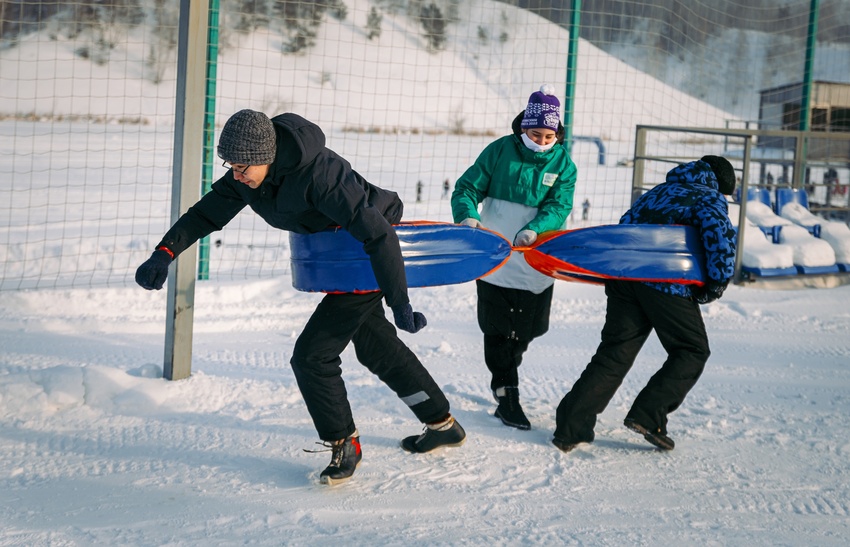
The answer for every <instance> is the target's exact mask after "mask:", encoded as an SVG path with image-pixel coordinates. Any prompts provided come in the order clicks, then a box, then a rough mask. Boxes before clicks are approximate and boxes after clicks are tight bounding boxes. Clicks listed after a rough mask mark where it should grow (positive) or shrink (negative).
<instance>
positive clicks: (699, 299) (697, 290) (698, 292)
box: [691, 281, 729, 304]
mask: <svg viewBox="0 0 850 547" xmlns="http://www.w3.org/2000/svg"><path fill="white" fill-rule="evenodd" d="M727 285H729V281H724V282H722V283H720V282H719V281H709V282H708V283H706V284H705V285H703V286H702V287H694V288H693V289H691V295H692V297H693V299H694V301H695V302H696V303H697V304H708V303H709V302H714V301H715V300H718V299H719V298H720V297H721V296H723V291H724V290H726V286H727Z"/></svg>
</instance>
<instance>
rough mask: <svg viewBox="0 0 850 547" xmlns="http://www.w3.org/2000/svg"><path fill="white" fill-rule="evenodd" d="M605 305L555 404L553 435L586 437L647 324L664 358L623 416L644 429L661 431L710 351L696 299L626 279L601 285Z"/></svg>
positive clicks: (563, 438)
mask: <svg viewBox="0 0 850 547" xmlns="http://www.w3.org/2000/svg"><path fill="white" fill-rule="evenodd" d="M605 294H606V295H607V296H608V307H607V312H606V316H605V326H604V327H603V328H602V342H601V343H600V344H599V347H598V349H597V350H596V354H595V355H594V356H593V358H592V359H591V361H590V364H588V365H587V368H585V369H584V372H582V374H581V376H580V377H579V379H578V380H577V381H576V383H575V384H574V385H573V387H572V389H571V390H570V392H569V393H567V394H566V395H565V396H564V398H563V399H562V400H561V403H560V405H558V411H557V414H556V428H555V437H556V438H558V439H559V440H561V441H563V442H567V443H578V442H591V441H593V438H594V433H593V428H594V426H595V425H596V416H597V415H598V414H600V413H601V412H602V411H603V410H605V407H606V406H607V405H608V403H609V402H610V401H611V398H612V397H613V396H614V393H615V392H616V391H617V388H619V387H620V384H622V382H623V379H624V378H625V376H626V374H627V373H628V372H629V369H631V367H632V364H634V361H635V358H636V357H637V355H638V352H639V351H640V349H641V347H643V344H644V342H646V339H647V338H648V337H649V334H650V332H652V329H655V332H656V334H657V336H658V339H659V341H660V342H661V345H662V346H663V347H664V349H665V350H666V351H667V360H666V361H665V362H664V364H663V366H662V367H661V369H660V370H658V372H656V373H655V374H654V375H653V376H652V378H650V379H649V382H648V383H647V384H646V387H644V388H643V390H641V392H640V393H639V394H638V396H637V397H636V398H635V400H634V402H633V403H632V407H631V409H630V410H629V412H628V415H627V416H626V417H627V418H633V419H634V420H636V421H637V422H638V423H639V424H641V425H643V426H644V427H646V428H647V429H649V430H650V431H655V432H658V433H662V434H666V433H667V415H668V414H669V413H671V412H673V411H674V410H676V409H677V408H678V407H679V405H680V404H682V401H684V400H685V396H686V395H687V394H688V392H689V391H690V390H691V388H692V387H694V385H695V384H696V383H697V380H698V379H699V377H700V375H701V374H702V371H703V369H704V368H705V363H706V361H708V357H709V354H710V351H709V347H708V337H707V336H706V332H705V324H704V323H703V320H702V314H701V313H700V309H699V304H697V303H696V302H693V301H691V300H688V299H686V298H682V297H680V296H674V295H670V294H666V293H663V292H661V291H658V290H657V289H654V288H652V287H649V286H647V285H644V284H643V283H637V282H628V281H609V282H608V283H606V286H605Z"/></svg>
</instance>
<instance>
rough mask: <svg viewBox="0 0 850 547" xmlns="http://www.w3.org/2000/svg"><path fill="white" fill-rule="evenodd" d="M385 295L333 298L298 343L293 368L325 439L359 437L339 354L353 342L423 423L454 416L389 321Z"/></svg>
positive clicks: (361, 357) (362, 358) (366, 362)
mask: <svg viewBox="0 0 850 547" xmlns="http://www.w3.org/2000/svg"><path fill="white" fill-rule="evenodd" d="M382 298H383V293H381V292H371V293H366V294H329V295H327V296H325V297H324V298H323V299H322V301H321V302H320V303H319V305H318V307H317V308H316V311H314V312H313V315H312V316H311V317H310V320H309V321H307V325H306V326H305V327H304V330H303V332H302V333H301V335H300V336H299V337H298V340H296V342H295V348H294V350H293V352H292V359H291V360H290V364H291V365H292V370H293V372H294V373H295V379H296V381H297V382H298V388H299V389H300V390H301V395H302V396H303V397H304V402H305V403H306V404H307V410H308V411H309V413H310V416H311V417H312V419H313V424H314V425H315V426H316V431H317V432H318V434H319V438H320V439H322V440H323V441H329V442H330V441H336V440H338V439H342V438H345V437H347V436H348V435H351V434H352V433H354V430H355V429H356V426H355V425H354V418H353V417H352V413H351V406H350V405H349V402H348V393H347V392H346V389H345V383H344V382H343V380H342V368H341V366H340V365H341V363H342V360H341V359H340V354H341V353H342V352H343V350H345V348H346V346H348V343H349V342H353V343H354V350H355V353H356V355H357V360H358V361H360V363H362V364H363V365H364V366H365V367H366V368H367V369H369V370H370V371H371V372H372V373H373V374H375V375H376V376H377V377H378V378H380V379H381V381H383V382H384V383H385V384H386V385H387V386H389V388H390V389H392V390H393V391H394V392H395V393H396V395H398V396H399V398H401V400H402V401H404V403H405V404H407V406H408V407H410V409H411V410H412V411H413V414H414V415H415V416H416V417H417V418H418V419H419V421H421V422H422V423H429V422H434V421H437V420H439V419H440V418H443V417H445V416H446V415H447V414H448V413H449V402H448V401H447V400H446V397H445V395H444V394H443V392H442V390H441V389H440V387H439V386H438V385H437V383H436V382H435V381H434V379H433V378H432V377H431V375H430V374H429V373H428V371H427V370H426V369H425V367H424V366H423V365H422V363H421V362H420V361H419V359H418V358H417V357H416V355H414V353H413V352H412V351H411V350H410V349H409V348H408V347H407V346H406V345H404V342H402V341H401V340H400V339H399V338H398V335H397V333H396V329H395V327H394V326H393V325H392V324H390V322H389V321H387V318H386V315H385V314H384V307H383V304H382V303H381V299H382Z"/></svg>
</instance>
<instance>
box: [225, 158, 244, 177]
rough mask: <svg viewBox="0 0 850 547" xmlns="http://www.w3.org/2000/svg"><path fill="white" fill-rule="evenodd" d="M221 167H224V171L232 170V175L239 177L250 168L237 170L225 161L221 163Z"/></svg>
mask: <svg viewBox="0 0 850 547" xmlns="http://www.w3.org/2000/svg"><path fill="white" fill-rule="evenodd" d="M221 166H222V167H224V168H225V169H233V172H234V173H239V174H240V175H244V174H245V172H246V171H247V170H248V168H250V167H251V166H250V165H246V166H245V169H237V168H236V167H234V166H233V165H231V164H229V163H227V162H226V161H223V162H221Z"/></svg>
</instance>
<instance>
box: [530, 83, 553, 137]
mask: <svg viewBox="0 0 850 547" xmlns="http://www.w3.org/2000/svg"><path fill="white" fill-rule="evenodd" d="M560 109H561V102H560V101H559V100H558V97H556V96H555V88H554V87H552V86H551V85H549V84H543V85H542V86H540V91H535V92H534V93H532V94H531V96H530V97H529V98H528V106H526V107H525V114H523V117H522V123H521V124H520V127H521V128H522V129H551V130H552V131H555V132H557V131H558V124H559V123H560V118H561V115H560Z"/></svg>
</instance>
